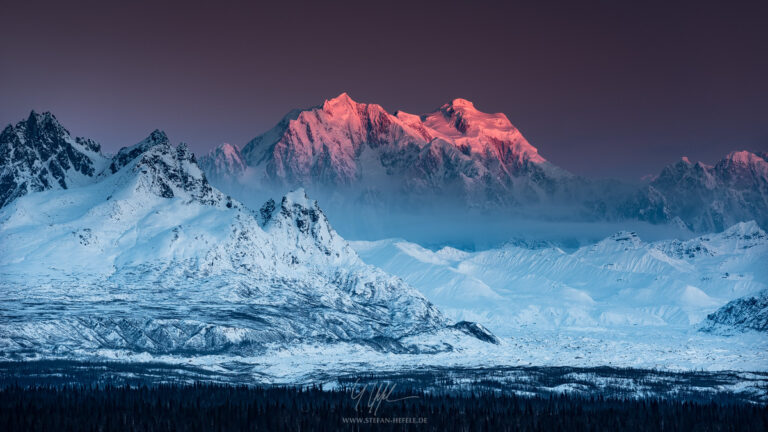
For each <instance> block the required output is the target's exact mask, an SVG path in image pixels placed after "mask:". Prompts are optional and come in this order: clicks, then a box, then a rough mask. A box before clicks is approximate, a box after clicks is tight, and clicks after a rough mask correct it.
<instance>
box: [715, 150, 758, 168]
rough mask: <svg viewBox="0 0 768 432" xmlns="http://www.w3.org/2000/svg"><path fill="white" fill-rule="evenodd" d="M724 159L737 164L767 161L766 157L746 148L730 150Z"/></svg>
mask: <svg viewBox="0 0 768 432" xmlns="http://www.w3.org/2000/svg"><path fill="white" fill-rule="evenodd" d="M725 159H726V160H728V161H731V162H734V163H737V164H742V165H753V164H764V163H767V162H766V159H765V158H763V157H762V156H760V155H758V154H756V153H752V152H750V151H747V150H740V151H734V152H731V153H729V154H728V155H727V156H726V157H725Z"/></svg>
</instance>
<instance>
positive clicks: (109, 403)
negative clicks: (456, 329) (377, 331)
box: [0, 384, 768, 431]
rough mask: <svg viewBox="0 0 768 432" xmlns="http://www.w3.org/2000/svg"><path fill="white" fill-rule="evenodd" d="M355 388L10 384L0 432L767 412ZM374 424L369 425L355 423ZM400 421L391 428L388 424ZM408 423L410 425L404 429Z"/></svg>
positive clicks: (529, 421) (706, 425)
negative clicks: (373, 400) (383, 394)
mask: <svg viewBox="0 0 768 432" xmlns="http://www.w3.org/2000/svg"><path fill="white" fill-rule="evenodd" d="M359 391H360V389H346V390H336V391H324V390H321V389H319V388H315V387H313V388H305V389H298V388H284V387H266V388H262V387H245V386H242V387H237V386H229V385H213V384H197V385H156V386H151V387H146V386H141V387H128V386H125V387H112V386H102V387H85V386H63V387H62V386H50V387H49V386H40V387H26V388H24V387H19V386H9V387H5V388H3V389H0V430H4V431H17V430H20V431H118V430H141V431H175V430H185V431H209V430H210V431H228V430H260V431H312V430H320V431H334V430H381V431H400V430H429V431H449V430H460V431H475V430H478V431H558V430H562V431H580V430H584V431H605V430H611V431H618V430H638V431H662V430H663V431H709V430H712V431H740V430H745V431H747V430H748V431H764V430H768V407H766V406H765V405H754V404H745V403H731V404H717V403H710V404H702V403H691V402H679V401H670V400H631V399H626V400H624V399H603V398H573V397H568V396H553V397H550V398H543V397H532V398H523V397H516V396H511V395H510V396H505V395H496V394H491V393H485V394H479V395H478V394H467V395H461V396H456V395H430V394H425V393H409V394H407V395H406V394H392V395H390V396H389V398H388V399H389V400H395V399H397V398H400V397H404V396H415V397H413V398H411V399H407V400H401V401H397V402H389V401H384V402H382V403H381V405H380V407H379V409H378V412H377V413H375V414H374V413H371V412H369V409H368V401H369V395H370V392H368V393H365V394H364V395H363V398H362V400H361V402H360V404H359V407H357V409H356V406H355V405H356V404H357V400H355V399H353V397H352V395H353V394H354V393H358V392H359ZM353 422H375V423H373V424H372V423H353ZM395 422H397V423H395ZM405 422H408V423H405Z"/></svg>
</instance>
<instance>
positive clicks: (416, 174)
mask: <svg viewBox="0 0 768 432" xmlns="http://www.w3.org/2000/svg"><path fill="white" fill-rule="evenodd" d="M232 153H234V151H232V152H226V151H215V152H214V153H213V154H211V159H212V161H211V162H209V163H207V166H211V167H226V169H218V168H215V169H211V170H210V171H209V172H210V173H212V174H214V176H212V178H213V181H220V180H221V179H222V177H223V178H224V179H226V178H227V177H228V176H232V175H235V176H240V175H243V174H240V170H239V168H236V169H229V168H230V167H232V166H237V165H238V164H236V163H235V164H233V163H231V161H232V160H233V159H237V158H235V157H232V156H231V155H230V154H232ZM242 156H243V159H244V160H245V162H246V163H247V164H248V166H249V171H250V172H248V173H246V174H244V175H243V177H244V179H243V180H244V181H246V182H254V183H255V184H256V185H257V186H261V187H278V188H280V187H289V188H290V187H296V186H305V187H311V188H317V189H323V188H325V189H328V188H330V189H333V190H340V191H344V193H345V194H353V195H355V198H356V199H359V198H361V197H362V199H365V197H366V196H371V195H373V196H376V197H378V198H381V197H382V196H385V197H394V195H395V194H397V195H402V194H403V193H405V192H407V194H406V196H407V197H412V196H414V195H427V196H450V197H451V198H452V199H455V198H456V197H455V196H454V195H456V194H458V196H459V197H461V199H462V200H463V202H464V203H469V204H473V205H475V204H476V205H483V206H485V205H487V204H496V205H498V204H511V203H515V202H518V201H525V202H531V201H534V202H538V201H539V200H542V199H545V198H547V197H548V196H550V195H551V194H552V193H553V192H554V191H555V189H556V184H555V183H557V182H558V181H561V180H563V179H567V178H569V177H570V174H568V173H566V172H565V171H563V170H561V169H559V168H557V167H555V166H553V165H551V164H550V163H548V162H547V161H546V160H545V159H544V158H543V157H541V155H539V153H538V151H537V150H536V148H534V147H533V146H532V145H530V144H529V143H528V141H526V139H525V138H524V137H523V135H522V134H521V133H520V131H519V130H517V128H515V127H514V126H513V125H512V124H511V123H510V121H509V120H508V119H507V117H506V116H505V115H504V114H486V113H483V112H481V111H479V110H477V109H476V108H475V107H474V105H473V104H472V103H471V102H469V101H467V100H464V99H455V100H453V101H452V102H450V103H448V104H445V105H443V106H442V107H440V108H439V109H438V110H437V111H435V112H432V113H429V114H424V115H421V116H418V115H413V114H408V113H405V112H402V111H398V112H395V113H394V114H390V113H388V112H387V111H386V110H384V108H382V107H381V106H380V105H376V104H364V103H358V102H355V101H354V100H352V99H351V98H350V97H349V96H348V95H347V94H346V93H343V94H341V95H339V96H338V97H336V98H333V99H331V100H327V101H325V103H324V104H323V105H321V106H317V107H313V108H310V109H306V110H298V111H293V112H291V113H289V114H288V115H287V116H286V117H285V118H284V119H283V120H282V121H280V122H279V123H278V124H277V125H276V126H275V127H274V128H272V129H271V130H269V131H268V132H266V133H264V134H263V135H260V136H258V137H256V138H254V139H253V140H251V141H250V142H249V143H247V144H246V145H245V146H244V147H243V148H242ZM398 199H400V200H402V199H404V197H402V196H399V197H398Z"/></svg>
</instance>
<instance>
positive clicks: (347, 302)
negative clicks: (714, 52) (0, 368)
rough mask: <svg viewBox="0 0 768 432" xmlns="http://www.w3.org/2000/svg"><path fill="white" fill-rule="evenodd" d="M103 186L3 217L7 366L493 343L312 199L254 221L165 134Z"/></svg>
mask: <svg viewBox="0 0 768 432" xmlns="http://www.w3.org/2000/svg"><path fill="white" fill-rule="evenodd" d="M97 180H98V181H94V182H92V183H91V184H89V185H85V186H81V187H78V188H71V189H66V190H50V191H46V192H39V193H33V194H29V195H26V196H24V197H21V198H18V199H16V200H14V201H12V202H11V203H10V204H9V205H7V206H6V207H4V208H3V209H2V210H0V281H2V282H0V284H2V290H0V305H2V308H1V309H2V310H3V311H6V312H3V314H4V319H3V320H2V323H0V351H2V353H3V355H4V356H5V357H6V358H17V357H19V356H21V357H22V358H23V357H25V356H26V357H28V356H32V357H34V356H40V355H42V356H51V355H54V356H58V355H61V356H71V355H85V354H89V355H98V353H99V352H100V351H99V350H102V349H110V350H125V351H126V352H149V353H155V354H163V353H191V354H211V353H235V354H254V353H258V352H263V351H264V350H265V349H268V348H269V347H280V346H286V345H289V344H294V343H304V344H311V343H335V342H347V343H352V344H363V345H367V346H370V347H373V348H374V349H376V350H382V351H389V352H427V353H429V352H436V351H443V350H451V349H454V348H456V343H459V344H460V343H461V341H462V340H467V339H475V340H477V339H476V338H477V337H479V336H477V334H478V333H477V332H476V330H477V329H476V328H474V327H468V326H466V325H463V326H455V327H454V326H451V325H449V323H448V322H447V321H446V320H445V319H444V318H443V317H442V315H441V314H440V312H439V311H438V310H437V309H435V307H434V306H432V305H431V304H430V303H429V302H428V301H427V300H426V299H425V298H424V297H423V296H422V295H421V294H419V293H418V292H417V291H415V290H414V289H412V288H411V287H409V286H408V285H407V284H405V283H404V282H403V281H402V280H401V279H399V278H397V277H393V276H390V275H388V274H386V273H384V272H383V271H381V270H378V269H376V268H374V267H371V266H368V265H366V264H364V263H363V262H362V261H361V260H360V259H359V258H358V257H357V255H356V253H355V252H354V251H353V250H352V249H351V248H350V247H349V246H348V245H347V243H346V242H345V241H344V240H343V239H342V238H341V237H339V236H338V234H336V232H335V231H334V230H333V228H332V227H331V226H330V224H329V223H328V220H327V219H326V217H325V215H324V214H323V212H322V211H321V210H320V208H319V207H318V205H317V203H316V202H315V201H313V200H310V199H309V198H307V196H306V194H305V193H304V191H303V190H298V191H295V192H293V193H291V194H288V195H286V196H285V197H284V198H283V199H282V201H281V203H280V204H279V205H275V203H274V202H272V203H268V204H266V205H265V206H264V208H262V211H261V212H260V213H256V212H252V211H250V210H249V209H247V208H245V207H244V206H243V205H242V204H240V203H238V202H236V201H234V200H232V199H231V198H229V197H228V196H225V195H224V194H222V193H221V192H219V191H218V190H216V189H214V188H212V187H211V186H210V185H209V184H208V181H207V180H206V178H205V175H204V174H203V172H202V171H201V170H200V168H199V167H198V166H197V163H196V162H195V158H194V156H193V155H192V154H191V153H190V152H189V151H188V149H187V148H186V146H184V145H179V146H178V147H174V146H171V145H170V144H169V143H168V139H167V137H166V136H165V134H164V133H162V132H160V131H155V132H153V133H152V134H151V135H150V136H149V137H148V138H147V139H145V140H144V141H142V142H141V143H139V144H137V145H135V146H133V147H127V148H124V149H122V150H120V152H118V154H117V155H116V156H115V157H114V158H113V159H112V161H111V162H110V164H109V169H107V170H105V171H104V173H103V174H102V175H100V176H99V178H98V179H97ZM420 335H426V336H428V338H426V339H423V338H422V339H420ZM439 335H443V339H442V341H443V342H441V337H440V336H439ZM483 337H484V338H486V339H488V337H487V336H483ZM446 340H450V341H451V343H450V344H449V343H444V341H446Z"/></svg>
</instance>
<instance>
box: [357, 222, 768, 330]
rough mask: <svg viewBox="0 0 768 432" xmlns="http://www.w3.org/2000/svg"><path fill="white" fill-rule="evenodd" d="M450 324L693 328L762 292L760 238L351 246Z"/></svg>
mask: <svg viewBox="0 0 768 432" xmlns="http://www.w3.org/2000/svg"><path fill="white" fill-rule="evenodd" d="M352 245H353V247H354V248H355V249H356V250H357V251H358V253H359V254H360V256H361V257H362V258H363V260H364V261H366V262H367V263H369V264H373V265H376V266H378V267H380V268H382V269H384V270H385V271H388V272H391V273H393V274H395V275H399V276H401V277H402V278H403V279H405V280H406V281H407V282H408V283H409V284H410V285H412V286H414V287H416V288H417V289H419V290H420V291H421V292H423V293H424V294H425V295H426V296H427V297H428V298H429V299H430V300H431V301H433V302H434V303H435V304H436V305H437V306H438V307H440V308H441V310H443V311H445V312H446V314H448V316H450V317H451V318H453V319H455V320H462V319H468V320H472V321H477V322H479V323H481V324H484V325H485V326H486V327H488V328H489V329H491V330H492V331H493V332H495V333H498V334H500V335H515V334H518V333H519V332H521V331H526V332H527V331H534V330H536V329H539V330H547V329H560V330H568V329H598V330H599V329H603V330H605V329H622V331H624V332H625V333H627V334H636V333H637V332H638V331H639V332H644V331H648V329H651V328H668V329H671V330H674V331H678V332H679V331H684V332H685V331H693V330H695V329H696V328H697V326H698V325H699V323H701V322H702V320H704V319H705V317H706V316H707V314H709V313H712V312H713V311H715V310H716V309H717V308H719V307H720V306H723V305H724V304H726V303H727V302H728V301H730V300H733V299H735V298H737V297H741V296H745V295H749V294H751V293H755V292H759V291H760V290H764V289H766V288H768V268H766V266H765V265H764V264H765V262H766V260H767V259H768V235H766V233H765V232H764V231H763V230H761V229H760V228H759V227H758V226H757V224H755V223H754V222H749V223H740V224H737V225H735V226H733V227H731V228H729V229H728V230H726V231H725V232H723V233H720V234H713V235H705V236H701V237H697V238H694V239H691V240H687V241H679V240H664V241H658V242H652V243H647V242H644V241H642V240H641V239H640V238H639V237H638V236H637V235H636V234H634V233H632V232H620V233H617V234H615V235H613V236H611V237H609V238H607V239H604V240H603V241H600V242H598V243H595V244H593V245H589V246H584V247H581V248H579V249H577V250H575V251H573V252H566V251H564V250H562V249H560V248H558V247H556V246H552V245H538V246H531V245H517V244H509V245H507V246H505V247H503V248H500V249H492V250H487V251H481V252H473V253H470V252H463V251H459V250H456V249H452V248H443V249H441V250H438V251H431V250H429V249H425V248H422V247H420V246H418V245H415V244H413V243H408V242H405V241H400V240H382V241H377V242H353V243H352Z"/></svg>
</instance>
